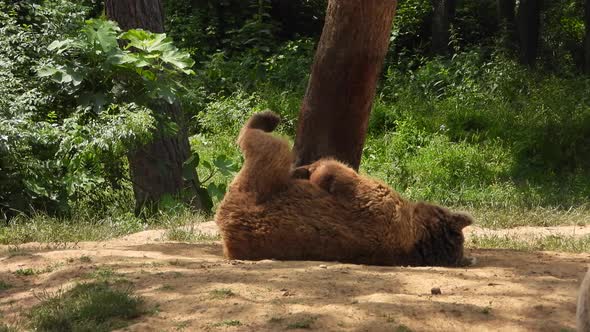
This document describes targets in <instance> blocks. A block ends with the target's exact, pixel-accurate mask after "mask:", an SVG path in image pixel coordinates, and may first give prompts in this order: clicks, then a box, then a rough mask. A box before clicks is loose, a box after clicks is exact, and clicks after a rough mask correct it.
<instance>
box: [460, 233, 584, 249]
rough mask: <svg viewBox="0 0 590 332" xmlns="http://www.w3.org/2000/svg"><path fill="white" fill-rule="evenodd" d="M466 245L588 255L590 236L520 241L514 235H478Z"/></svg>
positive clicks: (556, 236) (559, 236)
mask: <svg viewBox="0 0 590 332" xmlns="http://www.w3.org/2000/svg"><path fill="white" fill-rule="evenodd" d="M466 244H467V246H468V247H470V248H484V249H513V250H521V251H539V250H546V251H563V252H574V253H587V252H590V235H587V236H584V237H574V236H565V235H550V236H544V237H537V238H532V239H519V238H518V237H517V236H512V235H510V236H508V235H504V236H499V235H476V236H472V237H471V238H470V239H469V241H468V242H467V243H466Z"/></svg>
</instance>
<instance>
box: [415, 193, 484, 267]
mask: <svg viewBox="0 0 590 332" xmlns="http://www.w3.org/2000/svg"><path fill="white" fill-rule="evenodd" d="M413 219H414V220H413V221H414V222H415V223H416V224H417V225H420V226H421V229H422V230H423V232H422V235H421V236H420V237H419V239H418V241H417V242H416V245H415V246H414V250H413V253H412V255H411V256H412V258H413V260H414V261H415V263H416V265H427V266H466V265H471V264H473V263H474V261H473V260H472V259H471V258H466V257H464V252H463V251H464V248H463V245H464V242H465V237H464V236H463V228H465V227H466V226H469V225H471V224H472V223H473V218H472V217H471V216H470V215H469V214H467V213H463V212H452V211H450V210H448V209H446V208H443V207H440V206H437V205H433V204H428V203H417V204H415V206H414V211H413Z"/></svg>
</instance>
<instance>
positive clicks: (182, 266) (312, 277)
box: [0, 224, 590, 331]
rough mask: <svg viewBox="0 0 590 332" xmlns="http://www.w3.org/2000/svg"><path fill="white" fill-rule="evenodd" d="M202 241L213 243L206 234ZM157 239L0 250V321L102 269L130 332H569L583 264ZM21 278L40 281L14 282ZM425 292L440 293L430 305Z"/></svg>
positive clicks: (482, 254) (150, 235)
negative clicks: (290, 255) (245, 257)
mask: <svg viewBox="0 0 590 332" xmlns="http://www.w3.org/2000/svg"><path fill="white" fill-rule="evenodd" d="M202 230H203V231H207V232H215V229H214V227H213V226H211V225H210V224H209V225H204V226H203V228H202ZM481 231H482V230H481V229H473V230H472V231H471V232H475V233H478V232H481ZM528 231H530V229H528ZM162 234H163V231H145V232H141V233H137V234H133V235H130V236H127V237H124V238H120V239H115V240H111V241H105V242H84V243H78V244H76V245H73V244H71V245H68V246H67V247H66V248H60V247H59V246H56V245H49V246H48V245H46V244H35V243H31V244H26V245H22V246H19V247H18V249H15V248H14V247H9V246H0V280H2V281H4V282H5V283H8V284H10V285H11V286H12V287H10V288H8V289H6V290H0V312H1V314H2V315H1V316H0V317H3V318H2V319H4V320H5V321H6V323H9V324H13V323H15V322H18V321H19V320H20V319H22V318H20V317H21V316H19V315H20V314H21V313H23V312H26V311H27V308H30V307H31V306H32V305H34V304H35V303H37V302H38V300H37V298H36V296H35V294H38V293H40V292H42V291H44V290H46V291H50V292H52V291H56V290H58V289H60V288H62V289H67V288H68V287H69V286H71V285H73V284H75V283H77V282H81V281H84V280H88V275H89V273H91V272H93V271H97V269H105V268H106V269H109V268H110V269H112V270H113V271H114V272H116V274H117V277H121V278H125V279H127V280H130V281H131V282H132V283H133V285H134V289H135V291H136V293H137V294H139V295H141V296H142V297H143V298H144V299H145V305H146V306H147V307H148V308H149V309H150V311H151V313H150V314H146V315H144V316H142V317H140V318H138V319H136V320H134V321H132V322H131V323H130V325H129V326H128V327H127V328H125V330H129V331H181V330H184V331H278V330H286V329H288V330H294V331H295V330H297V329H296V328H297V327H308V329H312V330H317V331H408V329H409V330H412V331H564V330H573V329H574V326H575V323H574V316H575V310H576V304H575V303H576V293H577V289H578V285H579V283H580V281H581V278H582V277H583V275H584V273H585V271H586V268H587V264H588V262H589V257H590V254H569V253H555V252H517V251H510V250H501V249H497V250H481V249H472V250H469V252H468V254H469V255H471V256H474V257H476V258H477V263H476V265H475V266H472V267H469V268H431V267H424V268H408V267H376V266H364V265H351V264H339V263H335V262H307V261H294V262H279V261H270V260H268V261H259V262H250V261H227V260H224V258H223V256H222V249H221V244H220V243H219V242H214V243H208V244H187V243H178V242H168V241H163V240H162ZM82 256H88V257H90V261H88V260H80V259H79V258H80V257H82ZM25 268H33V269H35V270H38V271H44V272H42V273H38V274H36V275H31V276H17V275H16V274H15V273H14V272H15V271H16V270H18V269H25ZM433 287H439V288H440V290H441V292H442V294H440V295H432V294H431V289H432V288H433ZM228 290H231V292H228ZM235 321H239V323H237V322H235ZM224 322H225V323H224ZM231 324H235V325H237V324H240V325H238V326H228V325H231ZM404 328H407V329H404Z"/></svg>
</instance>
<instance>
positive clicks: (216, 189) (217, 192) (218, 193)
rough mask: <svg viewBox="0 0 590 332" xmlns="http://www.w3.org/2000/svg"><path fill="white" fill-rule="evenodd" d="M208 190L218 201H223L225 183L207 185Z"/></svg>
mask: <svg viewBox="0 0 590 332" xmlns="http://www.w3.org/2000/svg"><path fill="white" fill-rule="evenodd" d="M207 192H209V195H210V196H211V197H215V198H216V199H217V200H218V201H221V200H222V199H223V196H224V195H225V192H226V187H225V184H221V183H220V184H215V183H210V184H209V185H208V186H207Z"/></svg>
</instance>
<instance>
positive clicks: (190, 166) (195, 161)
mask: <svg viewBox="0 0 590 332" xmlns="http://www.w3.org/2000/svg"><path fill="white" fill-rule="evenodd" d="M199 159H200V158H199V154H198V153H196V152H193V154H192V155H191V156H190V157H189V158H188V159H187V160H186V161H185V162H184V163H183V165H182V176H183V177H184V179H185V180H194V179H196V175H197V171H196V169H197V166H199Z"/></svg>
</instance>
